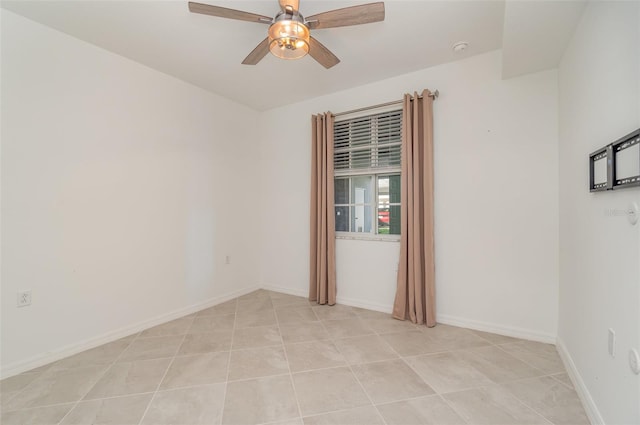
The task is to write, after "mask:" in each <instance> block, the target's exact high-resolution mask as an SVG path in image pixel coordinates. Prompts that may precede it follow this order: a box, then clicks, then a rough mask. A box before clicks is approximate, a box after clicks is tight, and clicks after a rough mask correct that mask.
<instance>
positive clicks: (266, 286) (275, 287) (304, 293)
mask: <svg viewBox="0 0 640 425" xmlns="http://www.w3.org/2000/svg"><path fill="white" fill-rule="evenodd" d="M260 288H261V289H266V290H267V291H273V292H280V293H282V294H289V295H295V296H297V297H305V298H307V297H308V296H309V290H307V289H298V288H285V287H283V286H278V285H271V284H264V283H263V284H262V285H261V286H260Z"/></svg>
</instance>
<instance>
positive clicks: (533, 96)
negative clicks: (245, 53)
mask: <svg viewBox="0 0 640 425" xmlns="http://www.w3.org/2000/svg"><path fill="white" fill-rule="evenodd" d="M500 75H501V57H500V52H491V53H488V54H484V55H479V56H475V57H472V58H469V59H466V60H463V61H459V62H454V63H449V64H445V65H442V66H438V67H434V68H429V69H425V70H422V71H419V72H415V73H411V74H406V75H403V76H399V77H396V78H391V79H388V80H383V81H380V82H377V83H374V84H369V85H366V86H361V87H356V88H353V89H350V90H347V91H343V92H339V93H335V94H331V95H327V96H323V97H319V98H315V99H312V100H309V101H305V102H301V103H297V104H294V105H290V106H286V107H282V108H277V109H273V110H270V111H266V112H265V113H263V114H262V117H261V126H260V134H261V136H262V137H261V144H262V145H261V158H262V160H261V162H262V168H261V174H262V186H261V192H262V194H261V196H262V201H261V205H262V209H261V219H262V229H263V234H262V236H263V237H262V247H261V255H260V257H261V259H262V267H261V271H262V276H261V280H262V284H263V285H265V286H267V287H273V288H280V289H281V290H287V291H290V292H294V293H300V294H306V293H307V288H308V265H309V235H308V221H309V184H310V183H309V182H310V176H309V173H310V171H309V163H310V146H309V145H310V137H311V136H310V134H311V118H310V117H311V115H312V114H313V113H318V112H323V111H327V110H332V111H333V112H340V111H345V110H350V109H353V108H358V107H363V106H367V105H373V104H377V103H381V102H387V101H390V100H395V99H400V98H401V96H402V93H404V92H409V91H414V90H418V91H419V90H422V89H423V88H430V89H439V90H440V93H441V95H440V98H439V99H438V100H437V101H436V103H435V112H434V113H435V205H436V207H435V228H436V280H437V289H436V291H437V305H438V318H439V320H440V321H442V322H445V321H446V322H449V323H457V324H461V325H466V326H471V327H476V328H483V329H488V330H494V331H499V332H502V333H507V334H514V335H519V336H525V337H529V338H534V339H541V340H548V341H553V340H554V338H555V335H556V320H557V299H558V294H557V291H558V176H557V167H558V163H557V156H558V152H557V138H558V135H557V131H558V128H557V72H556V71H545V72H540V73H536V74H532V75H528V76H523V77H519V78H515V79H511V80H508V81H502V80H501V78H500ZM337 252H338V259H337V268H338V300H339V301H340V300H342V302H350V301H353V302H354V303H355V304H359V305H363V306H369V307H376V308H379V309H383V310H389V311H390V308H391V304H392V302H393V295H394V293H395V270H396V268H397V260H398V244H397V243H390V242H371V241H351V240H339V241H338V243H337ZM361 272H362V273H363V274H362V275H360V273H361Z"/></svg>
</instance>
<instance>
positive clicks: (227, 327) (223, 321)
mask: <svg viewBox="0 0 640 425" xmlns="http://www.w3.org/2000/svg"><path fill="white" fill-rule="evenodd" d="M235 320H236V316H235V314H227V315H224V316H200V317H196V318H195V319H194V320H193V324H192V325H191V327H190V328H189V332H188V333H190V334H200V333H208V332H218V331H231V330H233V325H234V323H235Z"/></svg>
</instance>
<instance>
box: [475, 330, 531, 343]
mask: <svg viewBox="0 0 640 425" xmlns="http://www.w3.org/2000/svg"><path fill="white" fill-rule="evenodd" d="M469 330H470V331H471V332H472V333H473V334H474V335H476V336H479V337H480V338H482V339H486V340H487V341H489V342H490V343H492V344H508V343H510V342H519V341H522V340H521V339H518V338H512V337H510V336H504V335H498V334H492V333H489V332H482V331H476V330H474V329H469Z"/></svg>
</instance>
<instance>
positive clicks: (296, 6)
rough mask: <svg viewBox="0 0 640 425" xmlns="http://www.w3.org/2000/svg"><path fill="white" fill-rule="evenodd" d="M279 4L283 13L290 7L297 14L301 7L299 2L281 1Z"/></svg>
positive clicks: (295, 0)
mask: <svg viewBox="0 0 640 425" xmlns="http://www.w3.org/2000/svg"><path fill="white" fill-rule="evenodd" d="M279 2H280V9H282V10H283V11H285V10H287V6H289V7H291V9H292V10H293V11H294V12H297V11H298V10H299V7H300V1H299V0H279Z"/></svg>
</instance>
